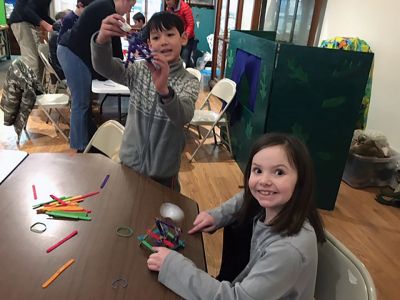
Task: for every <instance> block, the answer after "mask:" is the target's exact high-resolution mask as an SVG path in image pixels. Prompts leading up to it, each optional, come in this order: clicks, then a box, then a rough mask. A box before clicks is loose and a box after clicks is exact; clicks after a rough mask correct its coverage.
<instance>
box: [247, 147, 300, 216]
mask: <svg viewBox="0 0 400 300" xmlns="http://www.w3.org/2000/svg"><path fill="white" fill-rule="evenodd" d="M296 183H297V170H296V169H295V168H294V167H293V166H292V165H291V164H290V162H289V160H288V157H287V155H286V152H285V149H284V147H282V146H272V147H267V148H264V149H262V150H260V151H259V152H257V153H256V154H255V155H254V157H253V161H252V165H251V173H250V178H249V189H250V192H251V194H252V195H253V197H254V198H255V199H256V200H257V201H258V203H259V204H260V205H261V206H262V207H264V208H265V209H266V218H265V223H269V222H270V221H271V220H272V219H273V218H274V217H275V216H276V215H277V214H278V213H279V212H280V211H281V209H282V207H283V206H284V205H285V204H286V203H287V202H288V201H289V200H290V198H291V197H292V194H293V191H294V189H295V187H296Z"/></svg>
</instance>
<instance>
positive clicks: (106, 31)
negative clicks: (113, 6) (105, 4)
mask: <svg viewBox="0 0 400 300" xmlns="http://www.w3.org/2000/svg"><path fill="white" fill-rule="evenodd" d="M121 22H123V23H125V20H124V18H123V17H121V16H120V15H119V14H112V15H109V16H108V17H106V18H104V19H103V21H102V22H101V27H100V31H99V34H98V35H97V38H96V43H97V44H105V43H107V42H109V41H111V38H112V37H114V36H119V37H122V36H126V35H127V33H126V32H125V31H123V30H122V29H121Z"/></svg>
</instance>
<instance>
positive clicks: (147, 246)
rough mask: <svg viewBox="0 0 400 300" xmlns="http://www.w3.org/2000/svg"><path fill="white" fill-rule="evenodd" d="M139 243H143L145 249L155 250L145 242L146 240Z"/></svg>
mask: <svg viewBox="0 0 400 300" xmlns="http://www.w3.org/2000/svg"><path fill="white" fill-rule="evenodd" d="M141 244H142V245H144V246H145V247H146V248H147V249H149V250H150V251H151V252H153V253H154V252H156V251H155V250H154V249H153V247H152V246H151V245H150V244H149V243H148V242H147V241H141Z"/></svg>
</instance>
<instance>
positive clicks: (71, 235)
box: [46, 230, 78, 253]
mask: <svg viewBox="0 0 400 300" xmlns="http://www.w3.org/2000/svg"><path fill="white" fill-rule="evenodd" d="M77 234H78V230H74V231H72V232H71V233H70V234H68V235H67V236H66V237H65V238H63V239H62V240H61V241H59V242H57V243H55V244H54V245H53V246H51V247H50V248H49V249H47V250H46V252H47V253H49V252H51V251H53V250H54V249H56V248H57V247H58V246H60V245H61V244H63V243H64V242H66V241H68V240H69V239H70V238H72V237H73V236H75V235H77Z"/></svg>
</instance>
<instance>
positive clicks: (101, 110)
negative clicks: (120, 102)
mask: <svg viewBox="0 0 400 300" xmlns="http://www.w3.org/2000/svg"><path fill="white" fill-rule="evenodd" d="M107 97H108V94H105V95H104V98H103V100H101V102H100V109H99V112H100V114H102V113H103V104H104V101H106V99H107Z"/></svg>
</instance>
